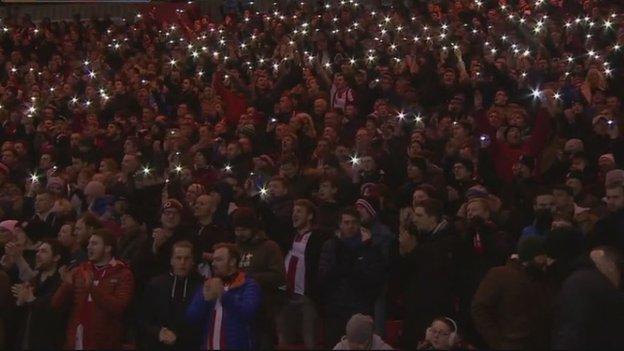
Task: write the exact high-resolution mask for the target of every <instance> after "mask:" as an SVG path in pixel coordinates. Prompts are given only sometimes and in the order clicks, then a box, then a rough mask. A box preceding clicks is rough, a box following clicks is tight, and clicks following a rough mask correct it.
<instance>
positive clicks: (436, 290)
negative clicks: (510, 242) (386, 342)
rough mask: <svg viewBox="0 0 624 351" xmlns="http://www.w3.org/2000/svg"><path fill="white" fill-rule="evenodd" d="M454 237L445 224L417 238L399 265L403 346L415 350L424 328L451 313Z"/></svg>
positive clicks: (453, 279) (454, 277)
mask: <svg viewBox="0 0 624 351" xmlns="http://www.w3.org/2000/svg"><path fill="white" fill-rule="evenodd" d="M456 241H457V240H456V237H455V235H452V234H451V231H450V228H449V225H448V222H446V221H444V222H441V223H440V224H439V225H438V227H437V228H436V229H434V230H433V232H432V233H429V234H426V235H419V236H418V244H417V245H416V247H415V248H414V250H412V252H410V253H408V254H407V255H406V256H405V257H404V258H403V259H402V262H401V271H402V272H403V273H402V275H403V277H404V278H403V279H404V281H405V283H406V284H407V286H406V316H405V323H404V331H405V332H404V334H403V335H404V337H405V340H404V341H405V346H408V347H414V348H415V347H416V345H417V344H418V341H419V340H420V339H422V336H423V335H424V334H423V333H424V331H425V328H426V327H427V325H429V323H431V321H432V320H433V319H434V318H436V317H438V316H448V315H451V313H452V312H453V302H454V294H453V292H454V289H453V283H454V281H455V279H456V272H455V250H456V245H457V244H456Z"/></svg>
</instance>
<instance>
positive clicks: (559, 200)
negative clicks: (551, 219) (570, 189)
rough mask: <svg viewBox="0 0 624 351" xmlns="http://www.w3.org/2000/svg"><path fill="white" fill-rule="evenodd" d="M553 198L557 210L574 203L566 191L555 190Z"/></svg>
mask: <svg viewBox="0 0 624 351" xmlns="http://www.w3.org/2000/svg"><path fill="white" fill-rule="evenodd" d="M553 196H554V198H555V206H556V207H557V208H565V207H568V206H570V205H572V204H573V203H574V198H573V197H572V196H570V195H569V194H568V193H567V192H566V191H563V190H559V189H555V190H553Z"/></svg>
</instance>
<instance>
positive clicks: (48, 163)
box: [39, 154, 52, 171]
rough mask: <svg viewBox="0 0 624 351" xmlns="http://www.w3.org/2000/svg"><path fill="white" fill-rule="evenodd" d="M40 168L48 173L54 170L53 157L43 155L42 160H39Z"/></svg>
mask: <svg viewBox="0 0 624 351" xmlns="http://www.w3.org/2000/svg"><path fill="white" fill-rule="evenodd" d="M39 168H41V169H43V170H46V171H47V170H48V169H50V168H52V156H50V155H49V154H43V155H41V158H40V159H39Z"/></svg>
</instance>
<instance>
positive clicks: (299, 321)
mask: <svg viewBox="0 0 624 351" xmlns="http://www.w3.org/2000/svg"><path fill="white" fill-rule="evenodd" d="M315 217H316V207H315V206H314V204H313V203H312V202H311V201H310V200H307V199H299V200H295V204H294V207H293V214H292V222H293V228H295V231H296V233H295V235H294V240H293V242H292V246H291V248H290V250H289V251H288V253H287V255H286V258H285V260H284V263H285V268H286V298H287V300H286V303H285V305H284V306H283V307H282V309H281V311H280V313H279V315H278V318H277V335H278V338H279V343H280V345H292V344H295V343H297V340H296V336H297V334H299V333H300V334H301V336H302V338H303V343H304V344H305V346H306V348H307V349H309V350H311V349H314V348H315V347H317V345H316V340H315V337H316V325H317V319H318V313H317V311H316V302H317V300H318V291H317V289H316V288H317V286H316V275H317V272H318V266H319V259H320V256H321V250H322V248H323V243H324V242H325V240H326V237H325V235H323V233H322V232H321V231H319V230H315V229H313V228H312V223H313V221H314V219H315Z"/></svg>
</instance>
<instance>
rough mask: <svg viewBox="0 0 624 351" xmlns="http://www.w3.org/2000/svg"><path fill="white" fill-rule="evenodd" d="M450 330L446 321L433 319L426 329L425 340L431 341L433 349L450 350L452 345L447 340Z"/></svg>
mask: <svg viewBox="0 0 624 351" xmlns="http://www.w3.org/2000/svg"><path fill="white" fill-rule="evenodd" d="M452 332H453V330H451V328H450V327H449V326H448V325H446V323H443V322H441V321H434V322H433V323H431V326H430V327H429V328H428V329H427V339H428V340H427V341H429V342H430V343H431V346H433V349H434V350H450V349H451V347H452V346H453V345H451V344H450V342H449V340H450V335H451V333H452Z"/></svg>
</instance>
